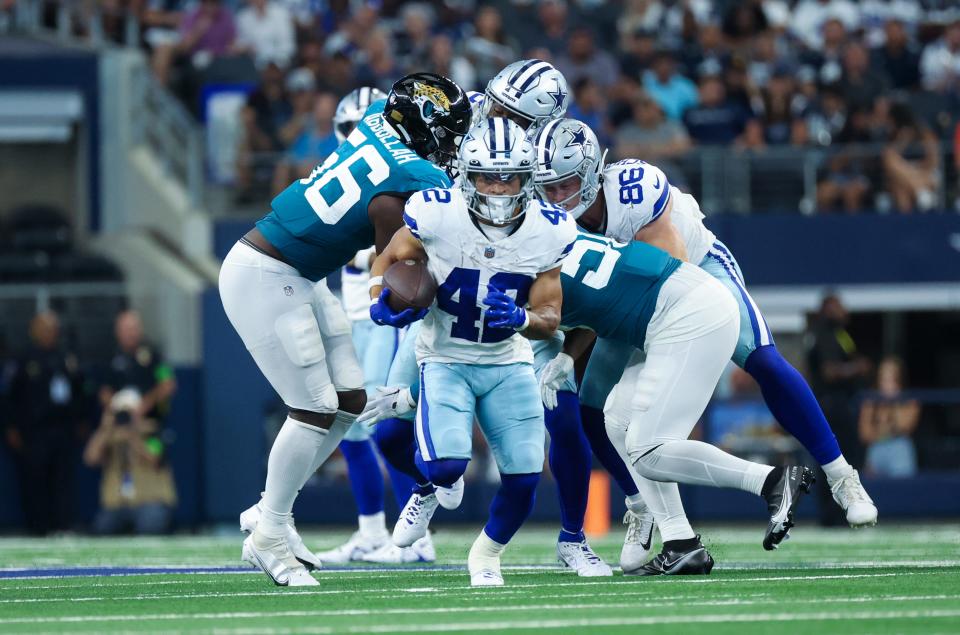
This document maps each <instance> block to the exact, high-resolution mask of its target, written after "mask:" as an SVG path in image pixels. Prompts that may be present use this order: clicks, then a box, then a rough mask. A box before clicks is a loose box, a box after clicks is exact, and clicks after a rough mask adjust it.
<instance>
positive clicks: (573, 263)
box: [560, 232, 682, 348]
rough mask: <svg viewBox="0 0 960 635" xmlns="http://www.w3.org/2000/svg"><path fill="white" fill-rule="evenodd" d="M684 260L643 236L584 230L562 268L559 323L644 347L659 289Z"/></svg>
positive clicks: (566, 326) (565, 326)
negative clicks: (610, 235)
mask: <svg viewBox="0 0 960 635" xmlns="http://www.w3.org/2000/svg"><path fill="white" fill-rule="evenodd" d="M681 264H682V263H681V262H680V261H679V260H677V259H676V258H674V257H672V256H670V255H669V254H668V253H667V252H665V251H663V250H661V249H658V248H656V247H653V246H652V245H648V244H646V243H643V242H640V241H636V240H634V241H630V242H628V243H622V242H617V241H615V240H611V239H609V238H604V237H601V236H597V235H594V234H588V233H586V232H580V233H579V234H578V236H577V240H576V242H575V243H574V245H573V249H572V250H571V252H570V254H569V255H568V256H567V257H566V258H565V259H564V261H563V265H562V267H561V269H560V283H561V284H562V285H563V309H562V312H561V316H560V324H561V325H563V327H564V328H577V327H586V328H588V329H590V330H592V331H594V332H595V333H596V334H597V335H599V336H600V337H606V338H610V339H614V340H617V341H619V342H624V343H629V344H632V345H633V346H636V347H637V348H643V345H644V342H645V341H646V337H647V326H648V325H649V324H650V319H651V318H652V317H653V314H654V311H655V310H656V307H657V298H658V297H659V295H660V289H661V287H663V283H664V282H666V280H667V278H669V277H670V275H671V274H673V272H674V271H676V270H677V269H678V268H679V267H680V265H681Z"/></svg>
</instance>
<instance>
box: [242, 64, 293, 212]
mask: <svg viewBox="0 0 960 635" xmlns="http://www.w3.org/2000/svg"><path fill="white" fill-rule="evenodd" d="M240 117H241V121H242V123H243V131H244V135H243V139H242V141H241V144H240V148H239V151H238V153H237V186H238V188H239V190H240V193H241V195H244V194H246V193H247V192H248V191H249V188H250V187H251V186H252V184H253V183H254V181H263V180H264V179H266V180H268V182H269V179H270V177H271V176H272V175H273V168H274V164H275V160H276V159H275V156H274V154H275V153H277V152H281V151H282V150H283V149H284V144H283V140H282V139H281V137H280V131H281V129H282V128H283V127H284V126H285V125H286V124H287V123H288V122H289V121H290V119H291V117H293V105H292V104H291V102H290V96H289V94H288V92H287V90H286V87H285V82H284V76H283V71H281V70H280V69H279V68H278V67H277V66H276V65H275V64H268V65H267V66H266V68H264V69H263V72H262V73H261V75H260V85H259V86H258V87H257V89H256V90H254V91H253V92H252V93H250V96H249V97H248V98H247V103H246V105H245V106H244V107H243V110H242V111H241V113H240Z"/></svg>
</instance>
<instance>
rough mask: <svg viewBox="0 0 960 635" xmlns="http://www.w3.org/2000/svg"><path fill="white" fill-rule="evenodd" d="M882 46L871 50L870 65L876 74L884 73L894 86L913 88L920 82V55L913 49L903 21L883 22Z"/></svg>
mask: <svg viewBox="0 0 960 635" xmlns="http://www.w3.org/2000/svg"><path fill="white" fill-rule="evenodd" d="M883 31H884V33H885V35H886V38H885V41H884V43H883V46H881V47H879V48H877V49H875V50H874V51H873V59H872V60H871V66H872V67H873V70H874V72H876V73H877V74H886V76H887V77H889V78H890V82H891V83H892V84H893V87H894V88H900V89H913V88H916V86H917V85H918V84H919V83H920V55H919V54H918V53H917V52H916V50H914V48H913V46H912V44H911V42H910V36H909V35H908V34H907V29H906V27H905V26H904V24H903V22H901V21H900V20H897V19H890V20H887V21H886V23H884V28H883Z"/></svg>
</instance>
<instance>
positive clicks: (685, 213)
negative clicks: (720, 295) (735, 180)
mask: <svg viewBox="0 0 960 635" xmlns="http://www.w3.org/2000/svg"><path fill="white" fill-rule="evenodd" d="M603 195H604V198H605V199H606V204H607V229H606V231H605V232H604V235H606V236H609V237H610V238H613V239H614V240H619V241H620V242H629V241H631V240H633V237H634V236H636V235H637V232H638V231H640V230H641V229H643V228H644V227H646V226H647V225H649V224H650V223H652V222H653V221H655V220H657V219H658V218H660V215H661V214H663V212H664V211H665V210H666V209H667V205H668V204H669V203H670V202H671V201H672V202H673V209H672V211H671V212H670V218H671V220H672V221H673V225H674V227H676V228H677V231H678V232H679V233H680V237H681V238H682V239H683V243H684V246H685V247H686V249H687V259H688V260H689V261H690V262H691V263H693V264H695V265H696V264H699V263H700V261H701V260H703V258H704V256H706V255H707V251H709V249H710V247H711V245H713V243H714V241H716V239H717V237H716V236H715V235H714V234H713V232H712V231H710V230H709V229H707V228H706V226H704V224H703V218H704V216H703V212H701V211H700V205H698V204H697V199H695V198H694V197H692V196H691V195H689V194H687V193H685V192H681V191H680V190H679V189H677V188H675V187H674V186H672V185H670V182H669V181H668V180H667V175H666V174H664V173H663V171H662V170H661V169H660V168H658V167H657V166H655V165H651V164H649V163H647V162H646V161H640V160H639V159H624V160H623V161H617V162H616V163H611V164H610V165H608V166H607V167H605V168H604V169H603Z"/></svg>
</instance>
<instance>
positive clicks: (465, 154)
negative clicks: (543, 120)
mask: <svg viewBox="0 0 960 635" xmlns="http://www.w3.org/2000/svg"><path fill="white" fill-rule="evenodd" d="M457 158H458V161H457V167H458V169H459V172H460V188H461V189H462V190H463V196H464V198H466V200H467V209H469V210H470V213H471V214H473V215H474V216H476V217H477V218H479V219H481V220H483V221H485V222H487V223H490V224H492V225H496V226H504V225H509V224H510V223H512V222H515V221H516V220H518V219H520V218H522V216H523V213H524V211H525V210H526V206H527V202H528V201H530V200H531V199H532V198H533V197H534V193H533V170H534V168H535V167H536V157H535V156H534V152H533V144H532V143H531V142H530V139H528V138H527V135H526V134H525V133H524V130H523V128H521V127H520V126H519V125H517V124H516V123H514V122H512V121H510V120H509V119H504V118H501V117H491V118H487V119H481V120H479V121H478V122H476V123H475V124H473V126H471V127H470V131H469V132H468V133H467V136H465V137H464V138H463V142H462V143H461V144H460V150H459V152H458V157H457ZM514 176H519V177H520V191H519V192H518V193H516V194H502V195H496V194H483V193H481V192H480V191H478V190H477V184H476V181H477V179H479V178H487V179H491V178H492V179H494V180H496V179H499V180H502V181H504V182H506V181H510V180H512V179H513V177H514Z"/></svg>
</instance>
